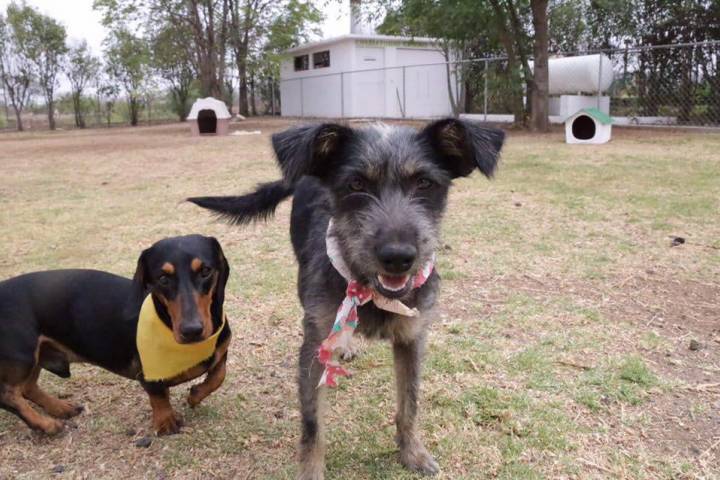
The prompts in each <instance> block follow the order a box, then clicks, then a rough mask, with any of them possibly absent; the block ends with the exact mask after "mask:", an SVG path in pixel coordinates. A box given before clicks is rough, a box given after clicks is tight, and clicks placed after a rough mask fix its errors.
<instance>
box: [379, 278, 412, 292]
mask: <svg viewBox="0 0 720 480" xmlns="http://www.w3.org/2000/svg"><path fill="white" fill-rule="evenodd" d="M407 281H408V276H407V275H380V282H381V283H382V285H383V286H384V287H386V288H389V289H392V290H400V289H401V288H403V287H404V286H405V284H406V283H407Z"/></svg>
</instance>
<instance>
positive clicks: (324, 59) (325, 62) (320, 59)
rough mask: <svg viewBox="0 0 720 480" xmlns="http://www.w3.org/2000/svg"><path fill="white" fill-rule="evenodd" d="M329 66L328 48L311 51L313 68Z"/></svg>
mask: <svg viewBox="0 0 720 480" xmlns="http://www.w3.org/2000/svg"><path fill="white" fill-rule="evenodd" d="M329 66H330V50H325V51H322V52H316V53H313V68H325V67H329Z"/></svg>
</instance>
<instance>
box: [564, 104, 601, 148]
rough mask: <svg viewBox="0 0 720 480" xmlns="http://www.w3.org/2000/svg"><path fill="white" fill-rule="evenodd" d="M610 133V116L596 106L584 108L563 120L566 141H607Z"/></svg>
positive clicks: (597, 142) (592, 142)
mask: <svg viewBox="0 0 720 480" xmlns="http://www.w3.org/2000/svg"><path fill="white" fill-rule="evenodd" d="M611 134H612V117H610V115H607V114H606V113H604V112H601V111H600V110H598V109H597V108H584V109H582V110H580V111H578V112H577V113H575V114H574V115H571V116H570V117H568V119H567V120H565V142H566V143H591V144H601V143H607V142H608V141H609V140H610V135H611Z"/></svg>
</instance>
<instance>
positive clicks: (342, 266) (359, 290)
mask: <svg viewBox="0 0 720 480" xmlns="http://www.w3.org/2000/svg"><path fill="white" fill-rule="evenodd" d="M332 227H333V222H332V219H331V220H330V224H329V225H328V229H327V234H326V236H325V244H326V246H327V255H328V257H330V262H331V263H332V264H333V266H334V267H335V269H336V270H337V271H338V272H339V273H340V275H342V276H343V277H344V278H345V280H347V282H348V286H347V289H346V290H345V299H343V301H342V303H341V304H340V308H338V311H337V315H336V316H335V323H334V324H333V327H332V330H331V331H330V335H328V337H327V338H326V339H325V340H324V341H323V342H322V344H321V345H320V348H319V349H318V360H319V361H320V363H321V364H322V365H323V366H324V367H325V371H324V372H323V374H322V377H320V383H319V384H318V387H321V386H323V385H327V386H328V387H335V386H337V380H336V378H337V377H347V376H349V375H350V372H348V371H347V370H346V369H345V368H343V367H342V366H341V365H340V363H339V362H338V360H337V359H336V358H335V356H334V352H335V351H336V350H337V349H339V348H343V349H347V348H348V347H349V346H350V339H351V338H352V335H353V333H354V332H355V329H356V328H357V326H358V322H359V321H360V318H359V317H358V307H359V306H360V305H365V304H366V303H368V302H369V301H370V300H372V301H373V302H374V303H375V306H376V307H378V308H380V309H382V310H386V311H388V312H393V313H397V314H398V315H403V316H406V317H415V316H417V315H418V313H419V312H418V310H417V309H416V308H409V307H408V306H407V305H405V304H404V303H402V302H401V301H400V300H395V299H390V298H387V297H385V296H383V295H381V294H380V293H379V292H376V291H375V290H373V289H372V288H370V287H368V286H366V285H361V284H360V283H359V282H358V281H357V280H354V279H353V278H352V275H351V273H350V269H349V268H348V266H347V264H346V263H345V260H344V259H343V258H342V254H341V252H340V246H339V245H338V242H337V237H336V236H335V235H334V233H333V232H332ZM434 264H435V257H434V256H433V258H431V259H430V260H429V261H428V262H427V263H426V264H425V265H424V266H423V268H422V269H421V270H420V271H419V272H418V273H416V274H415V276H414V277H413V278H412V279H411V280H410V281H412V288H419V287H420V286H422V285H423V284H424V283H425V282H426V281H427V279H428V278H429V277H430V274H431V273H432V271H433V268H434Z"/></svg>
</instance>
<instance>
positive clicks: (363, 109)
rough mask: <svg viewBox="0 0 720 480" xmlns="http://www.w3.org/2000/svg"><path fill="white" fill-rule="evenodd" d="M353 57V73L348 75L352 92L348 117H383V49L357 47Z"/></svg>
mask: <svg viewBox="0 0 720 480" xmlns="http://www.w3.org/2000/svg"><path fill="white" fill-rule="evenodd" d="M355 55H356V59H355V60H356V62H355V66H356V68H355V71H354V72H353V73H350V74H348V76H349V77H350V78H351V80H350V82H352V83H351V85H352V92H353V93H352V99H353V110H352V112H351V113H350V115H351V116H353V117H384V116H385V71H384V70H382V68H383V67H384V66H385V49H384V48H376V47H360V46H358V47H357V48H356V49H355ZM346 81H347V80H346ZM346 98H347V97H346Z"/></svg>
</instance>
